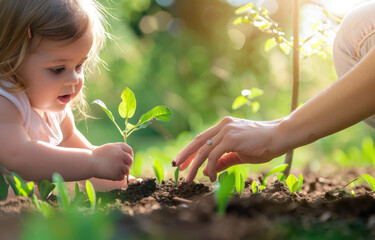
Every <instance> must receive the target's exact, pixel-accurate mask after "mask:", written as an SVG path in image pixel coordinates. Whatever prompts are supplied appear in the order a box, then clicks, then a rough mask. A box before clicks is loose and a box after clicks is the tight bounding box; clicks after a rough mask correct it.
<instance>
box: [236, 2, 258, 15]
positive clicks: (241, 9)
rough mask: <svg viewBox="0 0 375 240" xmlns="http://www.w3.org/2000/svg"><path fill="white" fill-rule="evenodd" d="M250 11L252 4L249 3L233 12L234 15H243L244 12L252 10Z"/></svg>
mask: <svg viewBox="0 0 375 240" xmlns="http://www.w3.org/2000/svg"><path fill="white" fill-rule="evenodd" d="M252 9H254V4H252V3H249V4H246V5H245V6H242V7H240V8H238V9H237V10H236V11H235V13H236V14H243V13H245V12H247V11H250V10H252Z"/></svg>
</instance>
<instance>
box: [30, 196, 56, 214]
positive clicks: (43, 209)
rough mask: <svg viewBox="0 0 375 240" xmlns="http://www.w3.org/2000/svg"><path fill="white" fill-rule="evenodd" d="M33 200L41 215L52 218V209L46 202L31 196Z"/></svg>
mask: <svg viewBox="0 0 375 240" xmlns="http://www.w3.org/2000/svg"><path fill="white" fill-rule="evenodd" d="M31 199H32V201H33V202H34V204H35V206H36V208H37V209H38V211H39V212H40V213H42V214H43V216H44V217H46V218H47V217H50V216H51V215H52V209H51V207H50V206H49V205H48V204H47V203H46V202H44V201H41V200H39V199H38V198H37V197H36V196H35V194H32V195H31Z"/></svg>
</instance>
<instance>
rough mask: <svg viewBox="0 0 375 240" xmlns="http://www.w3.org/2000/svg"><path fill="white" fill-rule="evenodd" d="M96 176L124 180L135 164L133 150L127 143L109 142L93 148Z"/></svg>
mask: <svg viewBox="0 0 375 240" xmlns="http://www.w3.org/2000/svg"><path fill="white" fill-rule="evenodd" d="M92 160H93V162H94V177H96V178H104V179H110V180H123V179H124V177H125V176H126V175H129V172H130V167H131V166H132V164H133V150H132V148H131V147H130V146H129V145H127V144H126V143H108V144H105V145H102V146H99V147H96V148H95V149H94V150H92Z"/></svg>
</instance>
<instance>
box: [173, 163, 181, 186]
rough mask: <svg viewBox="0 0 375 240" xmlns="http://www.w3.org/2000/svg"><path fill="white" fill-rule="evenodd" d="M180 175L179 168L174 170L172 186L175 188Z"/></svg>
mask: <svg viewBox="0 0 375 240" xmlns="http://www.w3.org/2000/svg"><path fill="white" fill-rule="evenodd" d="M179 175H180V166H178V167H177V168H176V170H174V186H175V187H177V184H178V176H179Z"/></svg>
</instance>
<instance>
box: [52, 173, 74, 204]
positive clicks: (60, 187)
mask: <svg viewBox="0 0 375 240" xmlns="http://www.w3.org/2000/svg"><path fill="white" fill-rule="evenodd" d="M52 181H53V183H54V184H56V189H57V202H58V203H59V205H60V207H61V208H62V209H64V210H67V209H69V207H70V194H69V191H68V187H67V186H66V183H65V182H64V179H63V177H62V176H61V175H60V174H59V173H54V174H53V175H52Z"/></svg>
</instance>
